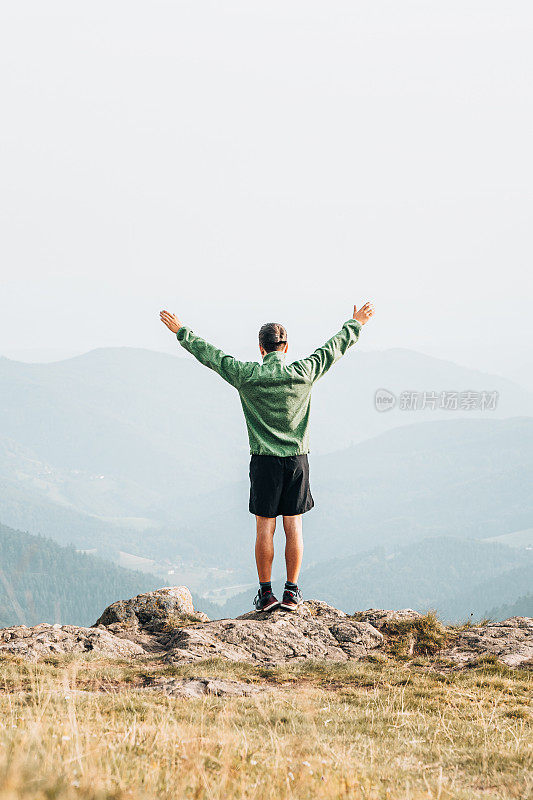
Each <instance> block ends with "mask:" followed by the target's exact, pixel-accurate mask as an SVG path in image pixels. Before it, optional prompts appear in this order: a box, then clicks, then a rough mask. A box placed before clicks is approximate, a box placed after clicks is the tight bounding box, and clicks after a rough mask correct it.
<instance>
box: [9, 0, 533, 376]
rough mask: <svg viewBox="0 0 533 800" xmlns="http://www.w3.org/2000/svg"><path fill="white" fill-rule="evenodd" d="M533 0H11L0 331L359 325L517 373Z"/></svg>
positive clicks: (121, 334) (392, 339)
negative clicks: (164, 317) (173, 321)
mask: <svg viewBox="0 0 533 800" xmlns="http://www.w3.org/2000/svg"><path fill="white" fill-rule="evenodd" d="M532 21H533V9H532V7H531V4H530V3H528V2H513V3H505V2H503V0H498V2H491V1H490V0H479V2H469V0H459V2H455V1H454V0H443V1H442V2H427V0H423V1H422V0H421V1H420V2H412V1H409V0H402V2H398V1H397V0H394V1H393V2H392V1H391V2H379V1H376V0H369V1H368V2H358V0H350V2H338V1H337V0H335V1H334V2H331V0H328V1H327V2H326V0H323V2H314V1H313V0H283V1H282V2H277V1H276V0H274V1H273V0H269V2H264V1H262V2H258V1H257V0H242V2H206V1H205V0H204V1H203V2H198V0H191V1H190V2H180V0H171V1H170V2H158V1H157V0H150V2H148V0H146V2H142V3H140V2H135V1H132V0H127V2H113V1H112V0H111V1H110V0H106V1H105V2H102V1H98V2H96V1H95V0H92V2H91V3H81V2H73V0H66V1H65V2H55V1H54V0H47V2H46V3H44V2H42V0H38V2H19V3H3V4H2V9H1V12H0V103H1V106H0V107H1V109H2V124H1V126H0V175H1V179H0V183H1V188H0V194H1V208H0V227H1V229H0V257H1V262H0V264H1V270H2V309H1V314H0V354H3V355H7V356H9V357H12V358H21V359H33V360H47V359H49V358H52V357H63V356H66V355H70V354H74V353H79V352H84V351H86V350H90V349H92V348H95V347H102V346H108V345H134V346H139V347H147V348H153V349H159V350H167V351H168V352H174V351H175V350H176V348H177V344H176V341H175V339H173V338H172V337H171V335H170V334H169V333H168V332H167V331H166V329H164V328H163V327H162V325H161V323H160V322H159V318H158V314H159V310H160V308H167V309H169V310H171V311H174V312H176V313H178V315H179V316H180V317H181V318H182V319H183V321H184V322H186V323H187V324H189V325H191V326H192V327H193V328H194V330H195V331H196V332H197V333H200V334H201V335H203V336H205V337H206V338H208V339H210V340H211V341H214V342H215V343H216V344H218V345H219V346H221V347H223V348H224V349H226V350H228V351H229V352H232V353H233V354H235V355H237V356H240V357H250V353H251V352H252V347H255V341H256V337H257V331H258V328H259V326H260V325H261V324H262V323H263V322H267V321H278V322H282V323H283V324H285V326H286V327H287V328H288V331H289V338H290V346H291V350H292V355H293V356H294V357H295V358H296V357H299V356H301V355H304V354H306V353H307V352H310V351H311V350H312V349H314V348H315V347H316V346H318V345H319V344H321V343H322V341H323V340H324V339H326V338H328V337H329V336H331V335H332V334H333V333H335V332H336V331H337V330H338V329H339V328H340V326H341V325H342V322H343V321H344V320H345V319H347V318H348V317H349V316H351V312H352V308H353V304H354V303H359V302H361V303H362V302H364V301H365V300H367V299H371V300H373V301H374V303H375V306H376V316H375V318H374V319H373V320H372V321H371V322H370V323H369V324H368V326H367V328H365V330H364V332H363V333H364V337H363V336H362V337H361V346H364V347H369V348H371V347H372V348H373V347H378V348H384V347H409V348H413V349H417V350H421V351H424V352H430V353H435V354H438V355H441V356H443V357H449V358H452V359H454V360H457V361H463V362H464V363H469V364H479V366H480V367H482V368H483V369H490V368H492V369H493V370H494V371H501V372H504V371H505V369H506V368H507V367H509V368H512V369H515V368H516V366H518V365H519V364H520V363H522V362H525V361H526V358H527V353H526V344H527V342H528V341H531V339H532V338H533V337H532V318H533V314H532V309H531V302H532V291H531V268H532V264H531V253H532V247H531V228H532V225H531V223H532V211H533V203H532V196H531V192H532V186H533V169H532V163H533V158H532V149H533V148H532V146H531V142H532V119H533V116H532V94H531V79H532V66H533V64H532V62H533V48H532V47H531V41H532V38H533V37H532V33H533V30H532V28H533V25H532Z"/></svg>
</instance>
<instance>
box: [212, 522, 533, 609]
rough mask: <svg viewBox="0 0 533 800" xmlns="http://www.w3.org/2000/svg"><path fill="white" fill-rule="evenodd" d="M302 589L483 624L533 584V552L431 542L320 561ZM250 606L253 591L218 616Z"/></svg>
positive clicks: (335, 601)
mask: <svg viewBox="0 0 533 800" xmlns="http://www.w3.org/2000/svg"><path fill="white" fill-rule="evenodd" d="M299 584H300V586H301V588H302V591H303V592H304V595H305V597H307V598H320V599H322V600H325V601H326V602H327V603H330V604H331V605H334V606H335V607H336V608H341V609H342V610H343V611H346V612H348V613H353V612H354V611H363V610H365V609H367V608H406V607H409V608H414V609H415V610H416V611H427V610H428V609H431V608H433V609H436V610H437V611H438V612H439V614H440V615H441V617H442V618H443V619H445V620H450V621H451V620H466V619H468V618H469V617H470V615H473V616H474V617H475V618H476V619H477V618H480V617H482V616H483V614H484V612H485V611H486V609H487V608H489V607H491V605H494V606H495V605H499V604H501V603H502V602H505V601H508V600H509V599H514V598H516V597H517V595H518V594H520V593H522V592H525V591H526V590H527V588H529V587H530V586H531V585H533V554H531V555H529V554H528V555H527V556H526V557H524V553H523V551H517V550H516V549H515V548H510V547H506V546H505V545H500V544H493V543H485V542H482V541H475V540H464V539H457V538H448V537H446V538H445V537H441V538H431V539H424V540H422V541H419V542H415V543H411V544H409V545H406V546H403V547H398V548H396V549H394V550H392V551H387V550H386V549H385V548H383V547H377V548H374V549H373V550H370V551H367V552H365V553H360V554H359V555H356V556H351V557H343V558H336V559H332V560H330V561H326V562H323V563H320V564H317V565H315V566H312V567H309V568H308V569H305V570H304V571H303V572H302V574H301V577H300V581H299ZM280 585H281V586H282V585H283V583H282V582H280ZM275 588H278V587H277V585H276V587H275ZM250 601H251V593H250V592H243V593H242V594H239V595H237V596H235V597H233V598H231V599H230V600H228V601H227V602H226V603H225V605H224V606H223V607H222V608H221V609H219V612H218V616H221V617H226V616H228V617H231V616H235V615H236V614H239V613H243V612H244V611H246V610H248V609H249V608H250Z"/></svg>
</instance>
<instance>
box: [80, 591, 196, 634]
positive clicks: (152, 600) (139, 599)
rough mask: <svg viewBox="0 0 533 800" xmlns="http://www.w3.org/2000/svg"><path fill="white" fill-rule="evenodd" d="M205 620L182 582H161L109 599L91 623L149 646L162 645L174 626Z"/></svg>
mask: <svg viewBox="0 0 533 800" xmlns="http://www.w3.org/2000/svg"><path fill="white" fill-rule="evenodd" d="M207 621H209V617H208V616H207V614H203V613H202V612H197V611H195V610H194V606H193V602H192V596H191V593H190V591H189V589H187V587H186V586H164V587H163V588H162V589H156V590H155V591H153V592H144V593H143V594H138V595H136V597H131V598H130V599H129V600H118V601H117V602H116V603H112V604H111V605H110V606H108V607H107V608H106V609H105V610H104V612H103V613H102V615H101V616H100V617H99V618H98V619H97V620H96V622H95V623H94V626H93V627H105V628H107V629H108V630H110V631H112V632H113V633H115V634H116V635H117V636H122V637H126V638H129V639H133V640H134V641H138V642H139V644H142V645H143V646H145V647H146V649H148V650H150V649H157V646H164V645H165V643H166V640H167V639H168V634H169V632H171V631H172V630H174V628H176V627H177V626H179V625H183V624H186V623H191V622H207ZM150 644H152V645H153V646H152V647H150Z"/></svg>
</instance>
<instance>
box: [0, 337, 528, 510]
mask: <svg viewBox="0 0 533 800" xmlns="http://www.w3.org/2000/svg"><path fill="white" fill-rule="evenodd" d="M340 324H342V323H341V322H340V323H339V327H340ZM333 333H335V331H332V334H333ZM320 344H322V342H312V343H311V342H310V347H309V352H311V351H312V350H314V349H315V347H317V346H318V345H320ZM178 351H179V352H180V354H181V355H185V357H182V358H178V357H174V356H171V355H167V354H165V353H158V352H155V351H151V350H143V349H138V348H130V347H121V348H100V349H97V350H92V351H90V352H88V353H85V354H84V355H82V356H77V357H75V358H70V359H66V360H64V361H58V362H52V363H48V364H28V363H23V362H17V361H12V360H10V359H7V358H0V417H1V419H2V435H3V436H4V437H6V438H10V439H12V440H14V441H16V442H18V443H19V444H20V445H23V446H25V447H27V448H29V449H31V450H32V451H33V452H34V453H35V455H36V456H37V458H38V459H39V460H40V461H42V462H44V463H48V464H50V465H53V466H54V467H55V468H58V469H63V470H81V471H82V472H87V473H90V474H92V475H97V476H100V475H103V476H105V478H106V479H107V478H110V479H118V478H120V479H121V480H123V481H127V482H129V486H130V490H129V496H130V499H131V502H132V505H135V506H136V507H139V506H143V512H142V514H141V515H142V516H150V513H149V512H150V510H155V509H157V503H154V504H151V503H150V499H149V497H148V496H147V495H149V492H150V491H155V492H156V493H157V494H158V495H163V496H165V497H166V504H165V510H167V509H168V510H169V511H171V512H173V513H179V509H180V506H181V503H182V501H183V500H186V499H187V498H188V497H189V495H190V493H191V492H193V493H197V492H199V491H200V490H201V488H202V485H207V486H209V487H211V488H217V487H221V486H223V485H224V484H225V483H226V482H231V481H235V480H239V479H240V476H241V475H242V468H243V464H245V463H246V461H247V456H248V440H247V436H246V428H245V424H244V419H243V416H242V410H241V406H240V402H239V398H238V395H237V392H236V391H235V390H234V389H233V388H232V387H231V386H229V385H228V384H227V383H225V382H224V381H223V380H222V379H221V378H220V377H219V376H218V375H216V374H214V373H213V372H212V370H209V369H206V368H205V367H202V366H201V365H200V364H198V363H197V362H196V361H195V360H194V358H193V357H192V356H190V355H188V354H184V351H183V350H182V349H181V348H180V346H179V344H178V342H177V341H176V353H178ZM236 355H238V353H236ZM379 388H386V389H389V390H391V391H392V392H394V393H396V394H397V395H399V393H400V392H401V391H408V390H411V391H412V390H416V391H419V392H424V391H428V392H429V391H441V390H457V391H468V390H471V391H476V390H477V391H481V390H489V391H497V392H499V401H498V405H497V408H496V410H495V411H491V412H484V413H483V412H479V411H474V410H472V411H447V410H441V409H438V408H436V409H434V410H431V409H426V410H419V411H411V412H410V411H403V410H401V409H399V408H398V407H396V408H395V409H394V410H392V411H388V412H386V413H378V412H377V411H376V410H375V408H374V394H375V392H376V390H377V389H379ZM312 403H313V407H312V408H313V410H312V417H313V422H312V424H313V428H312V432H311V449H312V452H313V453H316V454H319V453H327V452H333V451H335V450H338V449H339V448H343V447H345V446H346V445H349V444H351V443H357V442H359V441H362V440H364V439H367V438H368V437H370V436H374V435H377V434H379V433H382V432H384V431H386V430H389V429H390V428H394V427H397V426H398V425H405V424H411V423H417V422H422V421H424V420H432V421H435V420H438V419H458V418H460V417H467V418H468V419H469V420H470V419H475V418H477V417H479V416H480V415H481V416H482V417H484V418H489V419H497V418H500V417H510V416H521V415H531V414H532V413H533V396H532V395H531V394H530V393H528V392H527V391H526V390H524V389H523V388H522V387H521V386H519V385H517V384H514V383H513V382H512V381H509V380H507V379H505V378H502V377H500V376H496V375H490V374H487V373H483V372H478V371H476V370H471V369H468V368H466V367H462V366H460V365H458V364H454V363H453V362H450V361H444V360H442V359H438V358H432V357H431V356H427V355H422V354H421V353H416V352H414V351H410V350H404V349H401V348H396V349H392V350H384V351H375V352H370V353H369V352H364V351H361V350H359V349H358V347H357V345H356V346H355V347H353V348H351V349H350V351H349V352H348V353H347V354H346V356H345V357H344V358H343V359H342V360H341V361H340V362H339V363H338V364H335V365H334V366H333V368H332V369H331V370H330V371H329V372H328V374H327V375H326V376H325V377H324V378H323V379H321V380H320V381H318V383H317V384H316V386H315V388H314V391H313V401H312ZM43 420H45V421H46V424H43ZM184 465H186V466H187V469H184ZM177 477H179V480H178V479H177ZM132 484H136V485H137V486H138V487H140V488H142V492H141V493H140V495H139V496H138V497H137V496H136V494H137V493H136V491H135V490H134V487H133V486H132ZM99 513H102V512H101V511H99ZM156 518H157V516H156Z"/></svg>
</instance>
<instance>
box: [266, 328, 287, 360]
mask: <svg viewBox="0 0 533 800" xmlns="http://www.w3.org/2000/svg"><path fill="white" fill-rule="evenodd" d="M288 349H289V345H288V343H287V331H286V330H285V328H284V327H283V325H280V324H279V322H266V323H265V324H264V325H262V326H261V328H260V330H259V350H260V351H261V355H262V356H265V355H266V354H267V353H272V351H273V350H280V351H281V352H283V353H286V352H287V350H288Z"/></svg>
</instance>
